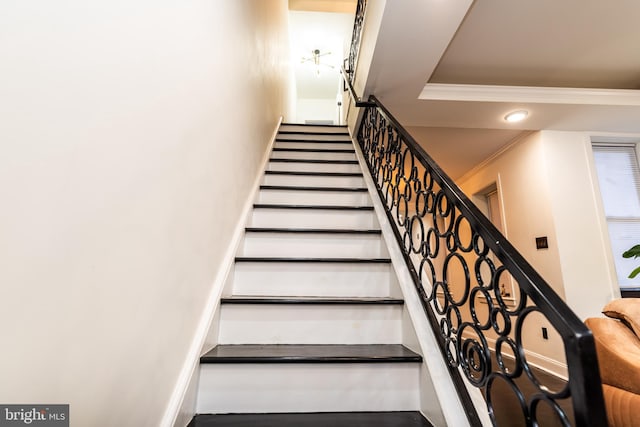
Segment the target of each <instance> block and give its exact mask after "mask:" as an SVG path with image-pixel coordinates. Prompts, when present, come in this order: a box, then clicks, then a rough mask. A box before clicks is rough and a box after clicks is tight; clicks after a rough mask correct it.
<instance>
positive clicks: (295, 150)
mask: <svg viewBox="0 0 640 427" xmlns="http://www.w3.org/2000/svg"><path fill="white" fill-rule="evenodd" d="M273 151H291V152H293V153H331V154H336V153H347V154H355V152H356V150H350V149H347V148H345V149H338V148H335V149H322V148H285V147H274V149H273Z"/></svg>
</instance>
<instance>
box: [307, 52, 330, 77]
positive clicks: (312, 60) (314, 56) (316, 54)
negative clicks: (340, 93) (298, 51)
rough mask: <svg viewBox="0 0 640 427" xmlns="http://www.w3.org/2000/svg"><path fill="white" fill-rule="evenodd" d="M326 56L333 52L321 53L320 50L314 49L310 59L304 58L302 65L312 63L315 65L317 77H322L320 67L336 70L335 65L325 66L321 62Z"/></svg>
mask: <svg viewBox="0 0 640 427" xmlns="http://www.w3.org/2000/svg"><path fill="white" fill-rule="evenodd" d="M326 55H331V52H324V53H320V49H314V50H312V51H311V56H310V57H303V58H302V60H301V61H300V63H302V64H304V63H305V62H310V63H311V64H313V65H314V70H315V74H316V76H320V66H323V67H327V68H335V67H334V66H333V65H329V64H324V63H321V62H320V58H321V57H323V56H326Z"/></svg>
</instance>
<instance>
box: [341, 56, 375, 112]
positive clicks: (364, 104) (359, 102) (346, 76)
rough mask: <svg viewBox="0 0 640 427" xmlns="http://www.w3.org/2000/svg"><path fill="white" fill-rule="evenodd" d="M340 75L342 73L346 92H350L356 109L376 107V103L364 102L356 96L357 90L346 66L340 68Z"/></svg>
mask: <svg viewBox="0 0 640 427" xmlns="http://www.w3.org/2000/svg"><path fill="white" fill-rule="evenodd" d="M340 73H342V76H343V79H342V80H343V81H344V85H345V87H346V90H348V91H349V94H350V95H351V99H352V100H353V102H354V104H355V106H356V107H358V108H360V107H375V106H376V104H375V102H372V101H363V100H362V98H360V97H359V96H358V95H356V90H355V89H354V88H353V84H352V83H351V79H350V78H349V73H348V72H347V71H346V70H345V69H344V66H342V67H340Z"/></svg>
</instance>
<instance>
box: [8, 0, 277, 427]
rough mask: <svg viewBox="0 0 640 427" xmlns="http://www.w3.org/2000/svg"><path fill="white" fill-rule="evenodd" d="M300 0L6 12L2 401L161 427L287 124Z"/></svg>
mask: <svg viewBox="0 0 640 427" xmlns="http://www.w3.org/2000/svg"><path fill="white" fill-rule="evenodd" d="M286 20H287V2H286V0H270V1H264V0H261V1H260V2H256V1H251V0H224V1H215V2H210V1H204V0H196V1H190V2H180V1H161V2H157V1H150V0H127V1H123V0H116V1H110V2H97V3H96V2H85V1H81V0H62V1H56V2H50V1H44V0H33V1H29V2H25V1H20V0H8V1H4V2H2V4H0V57H1V58H2V66H1V67H0V117H2V119H0V195H1V199H2V203H1V206H2V207H1V209H0V236H1V237H0V260H1V261H0V283H1V284H2V285H1V286H2V298H0V325H1V326H0V328H1V329H2V337H3V338H2V339H3V342H4V344H3V346H2V352H1V355H0V361H1V363H0V377H1V378H2V387H0V401H2V402H4V403H69V404H70V405H71V425H72V426H89V425H101V426H128V425H131V426H133V425H135V426H144V425H148V426H156V425H158V424H159V423H160V419H161V417H162V415H163V412H164V410H165V407H166V405H167V403H168V400H169V397H170V395H171V393H172V390H173V388H174V386H175V384H176V381H177V377H178V373H179V371H180V369H181V368H182V366H183V364H184V363H185V357H186V353H187V349H188V347H189V345H190V343H191V341H192V340H193V338H194V337H193V334H194V330H195V328H196V325H197V324H198V322H199V320H200V316H201V314H202V313H203V309H204V307H203V305H204V302H205V301H206V295H207V294H208V292H209V288H210V286H211V282H212V280H213V277H214V275H215V273H216V270H217V268H218V264H219V262H220V259H221V256H222V254H223V253H224V251H225V249H226V248H227V245H228V242H229V240H230V238H231V233H232V230H233V228H234V226H235V225H236V222H237V220H238V214H239V212H240V210H241V208H242V206H243V204H244V202H245V201H246V198H247V197H248V195H249V194H248V193H249V191H250V189H251V185H252V183H253V181H254V178H255V176H256V174H257V173H258V172H259V171H258V170H257V166H258V164H259V162H260V160H261V158H262V156H263V154H264V150H265V148H266V144H267V143H268V140H269V137H270V135H271V133H272V131H273V128H274V126H275V125H276V123H277V121H278V119H279V116H280V115H282V114H283V113H285V112H286V111H285V110H286V105H285V104H286V100H287V99H288V95H287V91H286V87H285V86H286V79H287V78H288V72H287V70H286V69H285V67H284V65H285V63H286V60H287V59H288V58H287V46H288V41H287V34H286V29H287V22H286Z"/></svg>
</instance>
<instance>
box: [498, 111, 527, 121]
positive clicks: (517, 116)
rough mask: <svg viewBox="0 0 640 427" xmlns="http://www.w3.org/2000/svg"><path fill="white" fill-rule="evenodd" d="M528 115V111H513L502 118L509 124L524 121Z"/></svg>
mask: <svg viewBox="0 0 640 427" xmlns="http://www.w3.org/2000/svg"><path fill="white" fill-rule="evenodd" d="M528 115H529V112H528V111H525V110H518V111H513V112H511V113H509V114H507V115H506V116H504V119H505V120H506V121H508V122H509V123H516V122H521V121H522V120H524V119H526V118H527V116H528Z"/></svg>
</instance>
